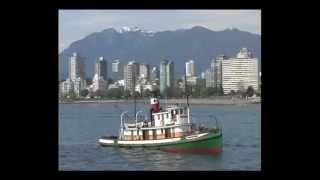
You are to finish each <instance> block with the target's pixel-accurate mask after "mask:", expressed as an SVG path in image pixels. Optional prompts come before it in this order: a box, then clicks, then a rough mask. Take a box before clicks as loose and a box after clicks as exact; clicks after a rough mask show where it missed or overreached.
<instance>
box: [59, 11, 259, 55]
mask: <svg viewBox="0 0 320 180" xmlns="http://www.w3.org/2000/svg"><path fill="white" fill-rule="evenodd" d="M124 26H128V27H134V26H137V27H140V28H143V29H146V30H151V31H164V30H176V29H182V28H190V27H193V26H203V27H206V28H209V29H211V30H215V31H219V30H224V29H226V28H238V29H240V30H242V31H248V32H251V33H255V34H261V11H260V10H59V52H61V51H62V50H63V49H65V48H67V47H68V46H69V45H70V44H71V43H72V42H74V41H77V40H80V39H82V38H84V37H85V36H87V35H89V34H91V33H93V32H100V31H102V30H104V29H107V28H111V27H113V28H115V29H120V28H121V27H124Z"/></svg>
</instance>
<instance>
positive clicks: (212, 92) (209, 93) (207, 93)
mask: <svg viewBox="0 0 320 180" xmlns="http://www.w3.org/2000/svg"><path fill="white" fill-rule="evenodd" d="M215 94H216V88H213V87H207V88H205V89H204V91H203V96H205V97H208V96H213V95H215Z"/></svg>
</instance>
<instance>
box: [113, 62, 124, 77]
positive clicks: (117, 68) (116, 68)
mask: <svg viewBox="0 0 320 180" xmlns="http://www.w3.org/2000/svg"><path fill="white" fill-rule="evenodd" d="M123 77H124V68H123V64H122V63H121V62H120V60H119V59H116V60H113V62H112V79H113V80H115V81H117V80H121V79H123Z"/></svg>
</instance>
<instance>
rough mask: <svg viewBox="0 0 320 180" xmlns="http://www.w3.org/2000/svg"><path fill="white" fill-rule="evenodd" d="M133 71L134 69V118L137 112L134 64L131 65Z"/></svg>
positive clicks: (135, 68)
mask: <svg viewBox="0 0 320 180" xmlns="http://www.w3.org/2000/svg"><path fill="white" fill-rule="evenodd" d="M133 69H134V73H133V74H134V77H133V99H134V115H133V116H134V117H135V116H136V111H137V106H136V73H137V72H136V71H137V67H136V64H134V65H133Z"/></svg>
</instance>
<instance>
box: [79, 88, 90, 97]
mask: <svg viewBox="0 0 320 180" xmlns="http://www.w3.org/2000/svg"><path fill="white" fill-rule="evenodd" d="M88 94H89V91H88V89H83V90H81V91H80V96H82V97H86V96H87V95H88Z"/></svg>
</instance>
